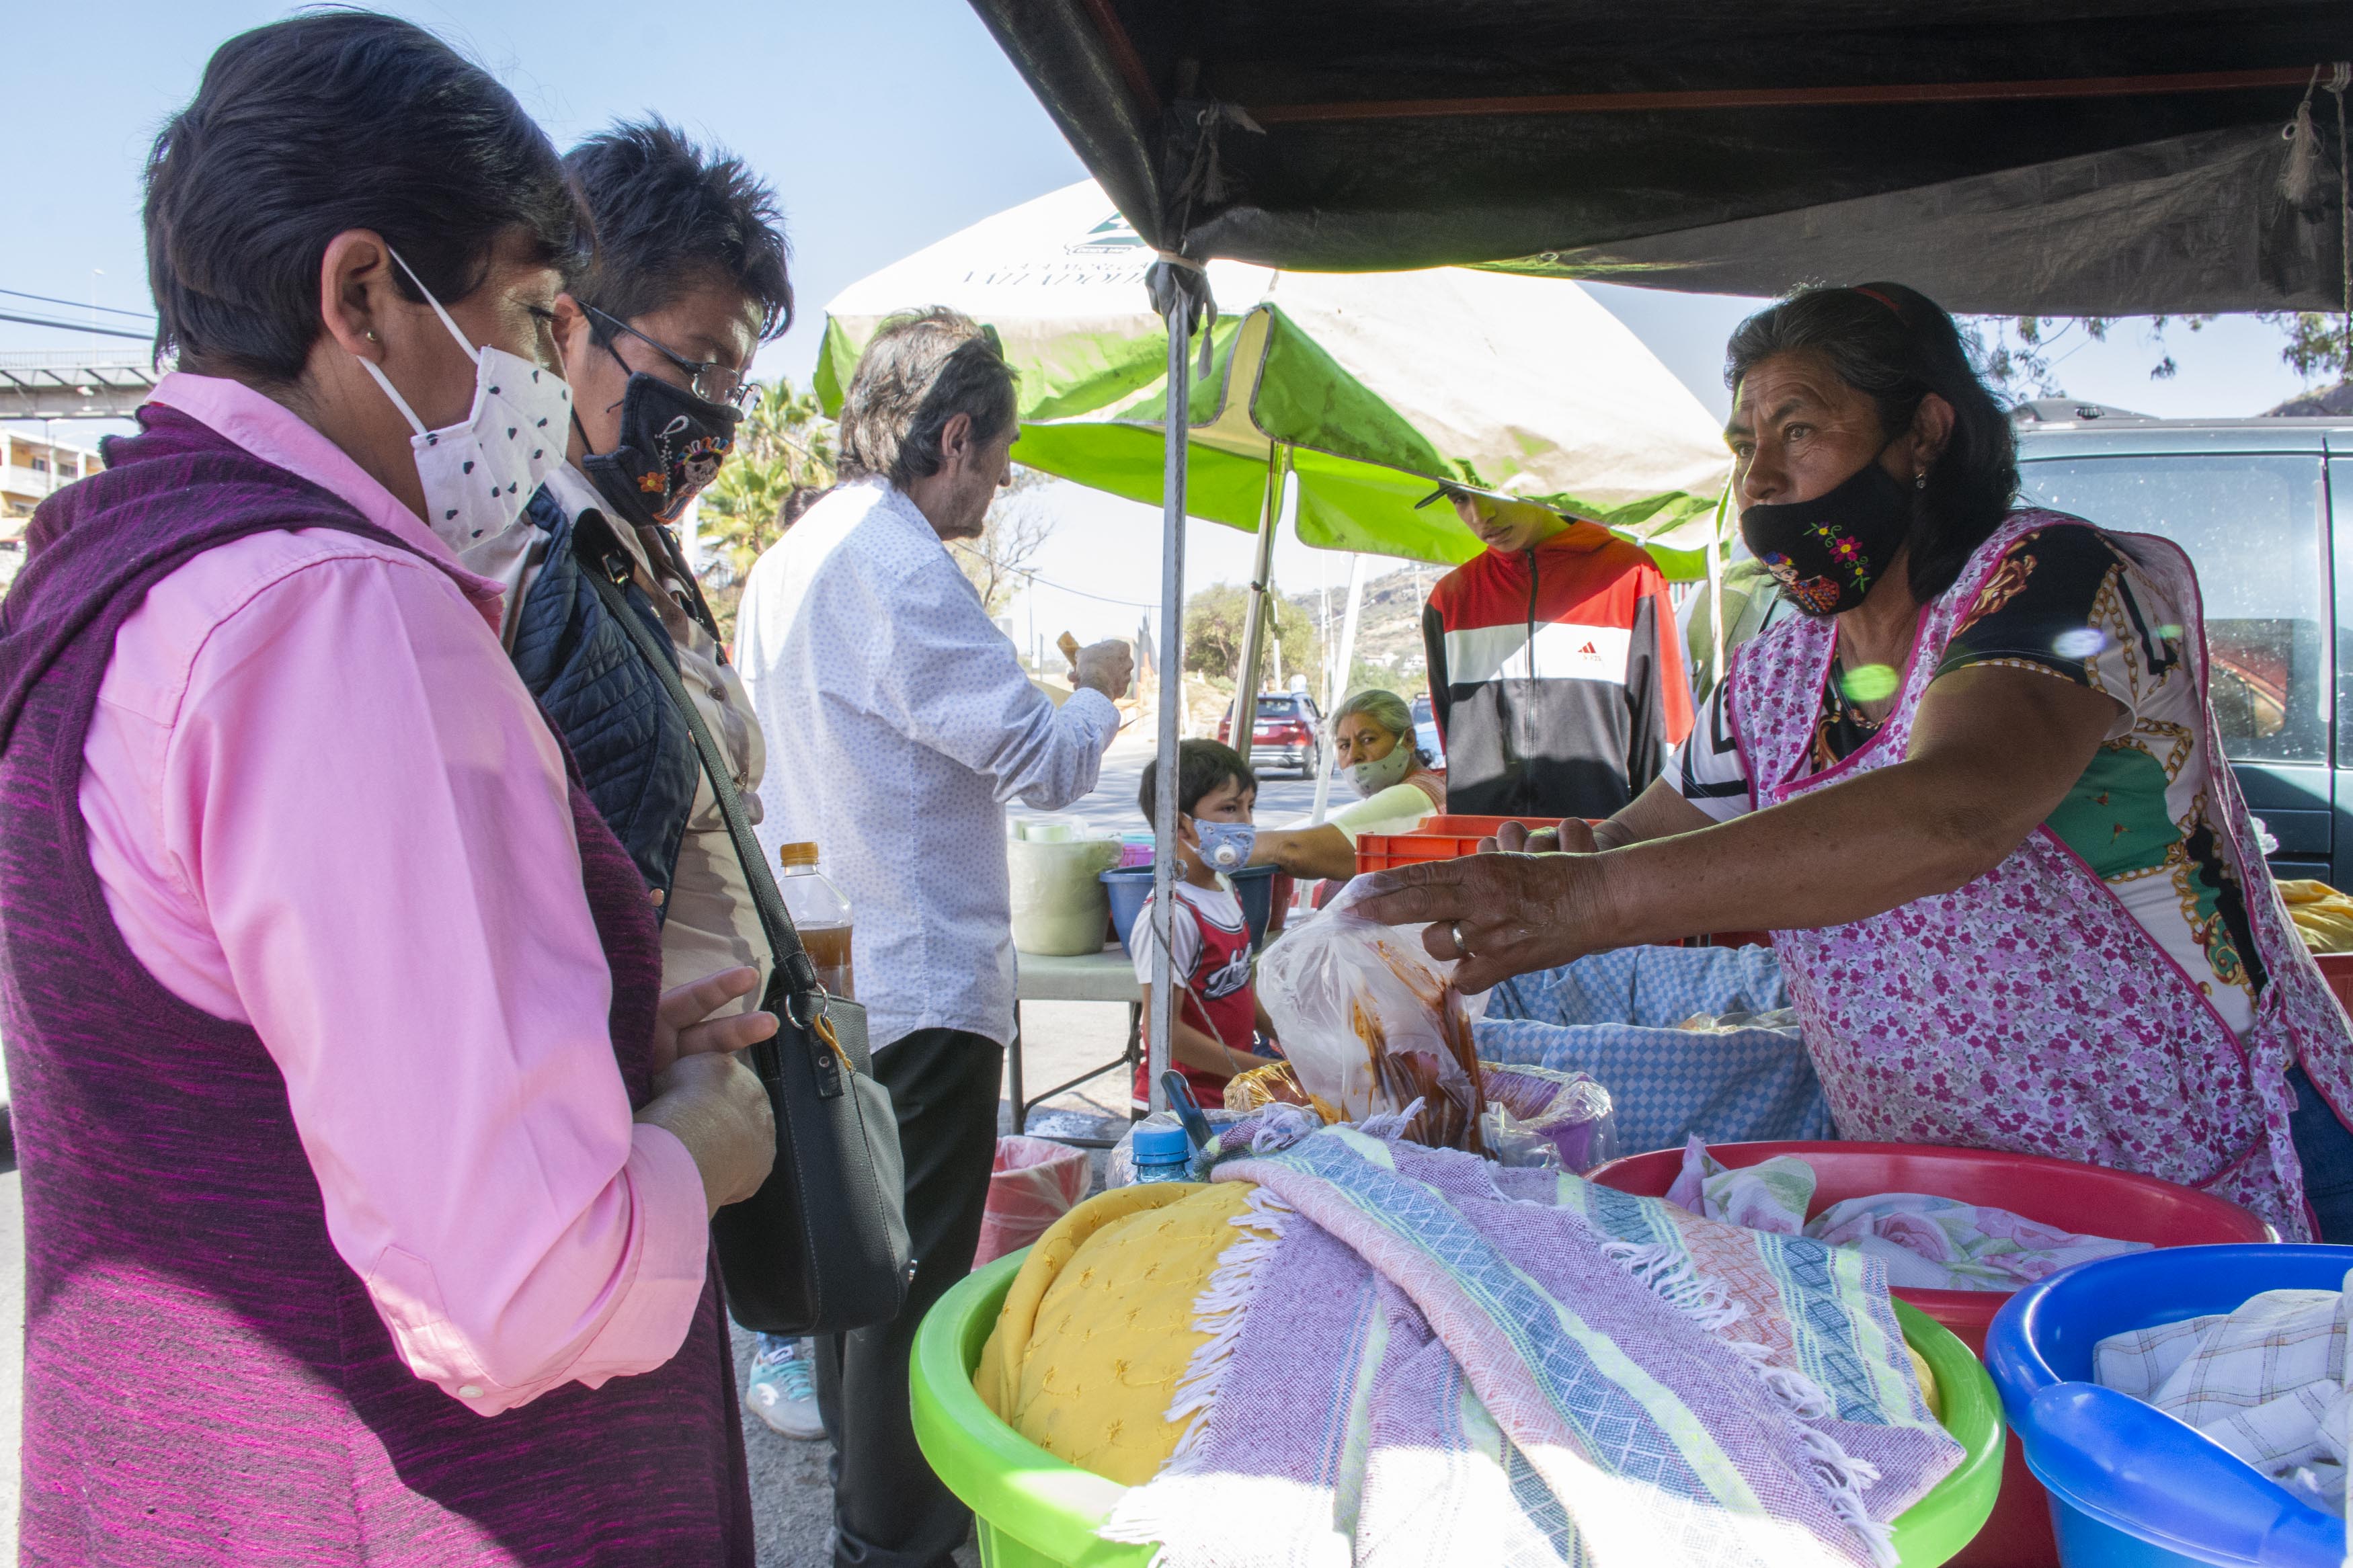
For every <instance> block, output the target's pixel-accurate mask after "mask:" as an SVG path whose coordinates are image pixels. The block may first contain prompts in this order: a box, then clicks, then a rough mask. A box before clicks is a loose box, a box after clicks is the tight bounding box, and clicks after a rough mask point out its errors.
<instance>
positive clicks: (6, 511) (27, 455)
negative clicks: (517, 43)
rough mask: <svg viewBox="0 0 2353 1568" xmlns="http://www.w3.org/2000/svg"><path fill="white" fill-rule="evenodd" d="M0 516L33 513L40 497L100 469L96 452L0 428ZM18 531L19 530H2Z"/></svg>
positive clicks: (14, 516) (26, 515) (17, 516)
mask: <svg viewBox="0 0 2353 1568" xmlns="http://www.w3.org/2000/svg"><path fill="white" fill-rule="evenodd" d="M0 444H5V451H0V518H22V517H28V516H30V515H31V514H32V510H33V509H34V508H35V507H37V506H38V505H40V504H41V500H42V498H43V497H45V496H47V494H48V493H49V492H50V491H52V490H56V489H64V488H65V487H66V486H67V485H69V484H71V483H73V482H74V481H75V480H76V479H80V478H81V477H82V476H83V475H85V474H94V473H96V472H98V470H99V466H100V465H99V460H98V453H97V452H96V451H95V450H93V449H92V448H90V447H77V446H73V445H71V444H69V443H68V442H64V441H53V440H43V439H41V438H39V437H32V436H26V435H24V434H22V433H21V432H18V431H15V430H8V431H0ZM5 532H7V533H21V532H22V530H21V529H12V530H7V531H5Z"/></svg>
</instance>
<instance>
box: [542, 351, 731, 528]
mask: <svg viewBox="0 0 2353 1568" xmlns="http://www.w3.org/2000/svg"><path fill="white" fill-rule="evenodd" d="M616 357H617V356H616ZM579 416H580V415H579V410H578V409H576V408H575V410H574V411H573V418H574V419H575V421H577V420H578V418H579ZM743 418H744V415H743V412H742V410H740V409H736V408H731V407H729V406H727V405H725V404H721V403H712V402H710V401H708V400H707V399H704V398H701V397H697V396H696V395H694V394H692V393H691V392H689V391H687V390H686V389H685V388H684V387H681V386H673V385H671V384H670V383H669V382H667V381H663V380H661V379H660V378H659V377H658V376H651V375H648V374H645V373H644V372H643V371H636V372H632V373H631V374H630V376H629V384H628V390H627V391H626V392H624V393H623V394H622V395H621V435H620V439H619V441H618V442H617V444H616V445H615V446H614V447H613V449H612V450H611V451H609V452H593V453H591V454H589V455H588V456H587V457H586V458H583V459H582V460H581V464H580V467H581V468H582V470H583V471H584V472H586V474H587V476H588V477H589V478H590V479H593V480H595V481H596V489H597V490H598V491H599V492H600V493H601V494H602V495H603V496H604V498H605V499H606V500H607V501H609V502H610V503H611V504H612V507H613V510H616V511H617V512H619V513H620V514H621V515H622V516H624V517H626V518H628V520H629V521H632V522H637V523H651V524H657V525H667V524H670V523H673V522H676V521H678V520H679V518H680V517H681V515H682V514H683V513H684V512H685V510H686V504H687V502H689V501H691V500H693V499H694V498H695V497H696V495H698V494H700V493H701V492H702V488H703V487H704V486H705V485H708V484H709V483H710V482H711V481H712V479H715V478H717V477H718V474H719V465H720V464H722V463H723V462H725V461H726V460H727V454H728V453H729V452H730V451H732V450H733V448H734V446H735V426H737V425H738V424H739V423H741V422H742V420H743ZM582 436H583V437H584V438H585V437H586V430H585V429H584V430H583V431H582Z"/></svg>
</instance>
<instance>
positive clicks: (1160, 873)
mask: <svg viewBox="0 0 2353 1568" xmlns="http://www.w3.org/2000/svg"><path fill="white" fill-rule="evenodd" d="M1192 313H1193V302H1192V300H1191V298H1190V296H1189V295H1188V294H1187V291H1186V290H1185V289H1177V288H1172V289H1169V290H1168V291H1167V308H1166V320H1167V322H1168V416H1167V456H1166V461H1165V465H1164V467H1163V469H1162V475H1161V505H1160V755H1159V758H1158V761H1157V763H1155V767H1154V770H1153V778H1154V782H1155V785H1156V786H1157V787H1155V789H1154V791H1153V796H1152V806H1153V811H1152V935H1153V939H1154V940H1153V952H1152V1029H1151V1035H1150V1038H1149V1040H1148V1041H1147V1042H1146V1050H1145V1061H1146V1072H1145V1076H1146V1078H1147V1079H1148V1080H1149V1083H1148V1088H1149V1091H1150V1094H1151V1101H1150V1103H1151V1106H1152V1109H1153V1110H1167V1109H1168V1091H1167V1090H1166V1089H1164V1088H1162V1087H1161V1083H1160V1075H1161V1074H1162V1073H1164V1072H1166V1071H1167V1070H1168V1043H1169V1041H1170V1039H1171V1038H1172V1037H1174V1036H1175V1034H1176V1018H1177V1010H1176V978H1175V974H1174V972H1173V969H1172V966H1171V964H1170V962H1169V957H1170V953H1171V952H1172V951H1173V948H1172V945H1171V944H1172V942H1173V941H1174V937H1173V935H1172V930H1173V926H1172V922H1173V921H1174V919H1175V915H1176V891H1175V888H1176V773H1177V769H1176V748H1177V744H1178V742H1179V741H1180V739H1181V737H1182V734H1183V720H1184V707H1185V456H1186V443H1187V439H1188V438H1189V437H1190V435H1191V431H1190V429H1189V426H1188V416H1189V414H1190V410H1191V404H1192V381H1191V376H1190V372H1191V370H1192V356H1191V355H1190V354H1189V353H1187V347H1188V343H1187V337H1188V330H1189V323H1190V321H1191V318H1192Z"/></svg>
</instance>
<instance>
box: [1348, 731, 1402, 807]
mask: <svg viewBox="0 0 2353 1568" xmlns="http://www.w3.org/2000/svg"><path fill="white" fill-rule="evenodd" d="M1412 766H1413V748H1412V747H1411V746H1409V745H1408V744H1407V743H1406V742H1404V740H1402V739H1400V740H1399V741H1398V743H1397V744H1396V745H1394V746H1391V747H1390V748H1389V754H1388V756H1386V757H1383V758H1381V759H1379V760H1378V761H1377V762H1370V763H1349V764H1348V765H1347V767H1346V768H1345V769H1344V770H1343V771H1344V772H1345V773H1347V775H1348V783H1349V784H1350V785H1351V786H1352V787H1353V788H1354V789H1355V790H1356V794H1357V795H1361V796H1362V797H1364V798H1365V799H1366V800H1370V799H1371V798H1372V797H1373V796H1375V795H1378V794H1380V793H1381V791H1383V790H1385V789H1387V788H1388V787H1389V786H1390V785H1391V784H1402V783H1404V782H1405V775H1406V770H1408V769H1409V768H1410V767H1412Z"/></svg>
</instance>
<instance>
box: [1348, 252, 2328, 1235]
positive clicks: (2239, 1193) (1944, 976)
mask: <svg viewBox="0 0 2353 1568" xmlns="http://www.w3.org/2000/svg"><path fill="white" fill-rule="evenodd" d="M1726 379H1727V380H1728V381H1729V383H1730V384H1731V387H1732V391H1733V411H1732V419H1731V423H1730V424H1729V426H1727V427H1726V430H1725V435H1726V437H1727V439H1728V441H1729V442H1730V445H1731V447H1732V450H1733V454H1734V457H1735V459H1736V477H1735V481H1734V482H1735V484H1736V486H1737V489H1738V492H1739V493H1738V500H1739V504H1740V506H1741V508H1742V511H1741V514H1740V527H1741V532H1742V535H1743V537H1744V538H1745V539H1746V541H1747V542H1748V546H1749V548H1750V549H1751V550H1752V551H1754V552H1755V553H1756V554H1757V558H1758V559H1759V560H1760V561H1762V562H1764V563H1765V564H1766V565H1767V568H1768V569H1770V570H1771V571H1772V573H1773V574H1774V575H1775V576H1776V577H1777V578H1778V580H1779V582H1780V584H1781V589H1782V592H1783V593H1784V595H1786V596H1787V597H1788V599H1789V600H1790V601H1791V603H1792V604H1793V605H1795V607H1796V608H1798V609H1799V610H1801V611H1803V612H1804V613H1803V614H1802V615H1799V616H1792V617H1790V618H1789V619H1788V620H1786V621H1784V622H1782V623H1781V624H1780V625H1778V626H1774V627H1773V628H1772V629H1771V630H1769V631H1767V632H1766V633H1765V634H1763V635H1762V636H1760V637H1757V639H1756V640H1755V641H1753V642H1751V643H1749V644H1748V645H1747V646H1746V647H1743V648H1742V649H1741V650H1740V652H1739V655H1738V657H1737V658H1736V661H1735V663H1734V664H1733V666H1732V670H1731V674H1730V677H1729V679H1727V680H1726V681H1725V682H1724V683H1723V684H1722V685H1721V686H1719V688H1718V689H1717V690H1716V692H1715V694H1714V695H1713V697H1712V698H1711V700H1710V702H1709V705H1708V710H1707V711H1706V712H1705V713H1704V714H1703V715H1702V716H1701V719H1700V722H1699V726H1698V729H1697V730H1696V731H1694V735H1693V737H1692V741H1691V743H1690V744H1689V745H1688V746H1687V747H1686V748H1685V753H1684V756H1683V759H1682V762H1681V764H1680V766H1679V767H1678V768H1676V769H1672V770H1670V772H1669V773H1668V774H1667V775H1666V776H1664V777H1662V778H1661V779H1660V780H1659V781H1658V782H1656V783H1655V784H1652V785H1651V787H1650V788H1649V789H1648V790H1647V791H1646V792H1645V793H1644V794H1643V795H1641V796H1640V797H1639V798H1638V799H1636V800H1635V801H1634V802H1633V804H1632V805H1629V806H1628V807H1627V808H1626V809H1625V810H1623V811H1621V812H1620V813H1618V815H1617V816H1614V817H1612V818H1610V819H1609V821H1607V822H1604V823H1602V824H1600V825H1599V826H1598V827H1597V828H1595V829H1594V830H1592V832H1591V835H1590V837H1589V838H1588V836H1587V834H1586V832H1585V830H1584V829H1583V828H1582V827H1581V826H1571V827H1570V828H1569V829H1568V830H1567V831H1568V833H1569V834H1571V835H1572V836H1573V838H1574V841H1573V842H1571V843H1569V844H1568V845H1567V846H1566V847H1568V848H1570V849H1574V850H1579V851H1584V852H1583V853H1572V854H1535V855H1528V854H1513V853H1504V854H1490V855H1480V856H1473V857H1470V858H1464V859H1460V860H1453V861H1446V862H1440V863H1436V864H1432V865H1427V866H1417V867H1409V868H1402V869H1399V870H1396V871H1391V872H1385V873H1383V874H1382V878H1381V880H1380V882H1379V884H1378V887H1379V889H1380V891H1381V896H1380V897H1378V898H1377V899H1375V900H1372V901H1371V902H1370V903H1369V904H1368V905H1367V906H1366V911H1367V912H1368V913H1370V914H1372V915H1374V916H1375V917H1376V918H1377V919H1380V920H1384V921H1390V922H1392V923H1405V922H1412V921H1428V922H1430V925H1429V929H1428V931H1426V932H1425V934H1424V937H1423V941H1424V942H1425V943H1426V944H1427V945H1428V947H1429V949H1430V952H1432V953H1434V954H1436V955H1438V956H1439V957H1441V958H1449V959H1451V958H1458V957H1459V958H1461V959H1462V960H1463V961H1464V962H1463V965H1462V968H1461V971H1460V972H1459V973H1458V980H1459V982H1460V983H1461V984H1462V985H1463V986H1464V988H1465V989H1468V990H1477V989H1480V988H1482V987H1484V986H1487V985H1490V984H1493V983H1494V982H1495V981H1497V980H1500V979H1503V978H1504V976H1506V975H1510V974H1515V973H1524V972H1526V971H1529V970H1535V969H1542V968H1546V967H1549V966H1551V965H1554V964H1558V963H1565V962H1567V960H1570V959H1573V958H1576V957H1577V956H1579V955H1580V954H1583V953H1588V952H1594V951H1596V950H1597V949H1601V948H1609V947H1619V946H1624V945H1628V944H1631V943H1637V942H1673V941H1676V940H1677V939H1679V938H1683V937H1685V936H1689V935H1692V934H1694V933H1696V932H1701V931H1722V930H1733V929H1745V928H1749V927H1760V926H1761V927H1767V928H1770V929H1771V931H1772V932H1773V947H1774V952H1775V953H1776V954H1777V955H1778V958H1779V960H1780V963H1781V966H1782V969H1783V970H1784V972H1785V973H1786V974H1787V977H1788V985H1789V991H1790V994H1791V997H1792V998H1793V1000H1794V1002H1795V1004H1796V1005H1797V1007H1798V1009H1799V1019H1800V1022H1801V1024H1802V1026H1803V1028H1804V1033H1805V1037H1806V1043H1807V1045H1808V1047H1810V1050H1811V1052H1812V1054H1813V1058H1814V1063H1815V1067H1816V1068H1817V1069H1818V1070H1819V1072H1820V1076H1821V1080H1822V1085H1823V1088H1824V1089H1825V1090H1826V1091H1827V1092H1828V1094H1829V1096H1830V1100H1831V1108H1832V1110H1833V1111H1834V1113H1835V1114H1836V1116H1837V1119H1838V1124H1839V1128H1840V1131H1841V1132H1843V1133H1844V1134H1845V1135H1846V1136H1847V1137H1850V1138H1867V1139H1882V1140H1889V1141H1895V1142H1915V1143H1945V1144H1960V1145H1967V1146H1974V1147H1978V1148H1988V1149H2011V1150H2019V1151H2022V1152H2033V1153H2037V1154H2052V1155H2057V1156H2059V1157H2061V1158H2063V1159H2070V1160H2079V1161H2085V1162H2089V1163H2093V1164H2098V1165H2108V1166H2113V1167H2116V1168H2118V1169H2122V1170H2128V1171H2138V1172H2144V1173H2147V1174H2150V1175H2154V1176H2160V1177H2163V1178H2165V1179H2167V1180H2168V1181H2174V1182H2179V1183H2183V1184H2188V1185H2189V1186H2194V1187H2200V1188H2204V1189H2205V1190H2207V1191H2209V1192H2211V1193H2214V1194H2217V1195H2219V1196H2221V1197H2225V1198H2229V1199H2231V1200H2232V1201H2233V1202H2236V1203H2239V1204H2242V1205H2245V1206H2246V1207H2248V1208H2250V1209H2252V1210H2253V1211H2254V1212H2255V1213H2256V1214H2257V1215H2261V1216H2262V1217H2263V1219H2265V1220H2267V1221H2269V1222H2270V1223H2271V1224H2272V1225H2273V1226H2275V1227H2276V1228H2277V1229H2278V1231H2279V1233H2280V1234H2281V1235H2282V1236H2283V1237H2286V1238H2288V1239H2291V1240H2295V1239H2304V1238H2308V1237H2312V1236H2314V1235H2315V1234H2317V1235H2318V1236H2319V1237H2323V1238H2325V1239H2328V1240H2353V1135H2348V1133H2347V1131H2345V1129H2344V1127H2343V1126H2342V1125H2341V1121H2342V1118H2341V1117H2340V1116H2339V1115H2338V1114H2337V1110H2344V1111H2353V1039H2348V1029H2347V1024H2346V1019H2345V1015H2344V1014H2343V1013H2342V1012H2341V1011H2339V1009H2338V1007H2337V1004H2336V1002H2335V1000H2334V999H2333V998H2332V997H2331V996H2330V994H2329V992H2328V989H2327V985H2326V984H2324V983H2323V981H2322V980H2321V978H2320V974H2319V972H2318V971H2317V970H2316V968H2315V967H2314V965H2313V962H2312V959H2311V958H2310V956H2309V955H2308V954H2307V953H2306V951H2305V948H2304V944H2303V942H2302V941H2301V940H2300V939H2299V938H2298V937H2297V935H2296V933H2295V928H2294V927H2293V926H2292V925H2291V924H2290V923H2289V921H2288V918H2287V915H2286V912H2285V910H2284V908H2283V907H2282V905H2281V902H2280V898H2279V894H2278V892H2277V891H2276V889H2274V887H2273V884H2272V878H2271V873H2270V871H2269V870H2268V869H2267V868H2265V866H2264V864H2263V855H2262V852H2261V850H2260V848H2259V847H2258V844H2257V834H2256V831H2255V828H2254V826H2253V823H2252V822H2251V821H2250V819H2249V817H2248V816H2247V807H2246V803H2245V802H2244V801H2243V800H2242V798H2241V796H2240V794H2239V787H2238V784H2237V783H2236V782H2235V781H2234V779H2233V778H2232V773H2231V768H2230V765H2229V763H2228V762H2227V761H2226V760H2225V759H2224V756H2223V753H2222V750H2221V744H2220V742H2219V738H2218V736H2217V733H2216V730H2215V723H2214V715H2213V712H2212V710H2211V707H2210V706H2209V704H2208V702H2207V698H2206V690H2207V650H2206V638H2205V631H2204V625H2203V620H2202V616H2201V611H2200V602H2199V595H2198V582H2197V578H2196V575H2195V574H2193V573H2192V572H2191V570H2190V567H2189V562H2188V561H2187V560H2186V559H2185V558H2184V557H2183V555H2182V553H2181V552H2180V551H2179V549H2177V548H2176V547H2174V546H2173V545H2171V544H2169V543H2168V542H2165V541H2163V540H2160V539H2156V538H2151V537H2148V536H2146V535H2137V534H2122V533H2110V532H2108V531H2105V530H2104V529H2102V528H2100V527H2099V526H2098V520H2097V519H2090V520H2086V519H2083V518H2076V517H2069V516H2065V515H2063V514H2060V513H2056V512H2051V511H2043V510H2034V509H2021V508H2019V507H2017V506H2016V505H2015V498H2016V493H2017V489H2018V465H2017V459H2016V454H2015V450H2014V445H2013V441H2012V437H2011V433H2010V422H2009V420H2008V419H2007V418H2006V417H2004V416H2003V413H2002V410H2001V408H2000V406H1999V405H1997V404H1996V402H1995V401H1994V399H1993V397H1992V396H1991V395H1989V393H1988V391H1987V390H1986V388H1985V386H1984V385H1983V384H1981V383H1980V382H1979V381H1978V377H1977V375H1976V374H1975V373H1974V371H1973V370H1972V369H1971V368H1970V365H1969V363H1968V356H1967V354H1966V353H1965V352H1964V350H1963V348H1962V346H1961V342H1960V338H1959V336H1958V334H1957V332H1956V331H1955V330H1954V326H1953V321H1952V318H1951V317H1950V316H1948V315H1947V314H1946V313H1945V312H1944V311H1943V310H1940V309H1938V308H1937V307H1936V305H1935V304H1934V303H1932V302H1931V301H1929V300H1926V299H1924V298H1922V297H1921V296H1920V295H1919V294H1917V293H1915V292H1914V291H1913V290H1911V289H1905V288H1903V287H1900V286H1898V285H1895V284H1889V283H1880V284H1873V285H1870V286H1868V287H1864V288H1858V289H1810V290H1808V291H1805V292H1803V293H1799V294H1798V295H1795V296H1793V297H1792V298H1790V299H1788V300H1785V301H1783V302H1782V303H1780V304H1778V305H1776V306H1774V307H1772V308H1771V309H1769V310H1765V311H1763V312H1762V313H1760V314H1758V315H1757V316H1754V317H1751V318H1750V319H1749V320H1748V321H1746V322H1744V323H1743V324H1742V325H1741V327H1740V329H1739V330H1738V331H1736V333H1735V334H1734V335H1733V339H1732V342H1731V346H1730V351H1729V353H1728V356H1727V368H1726ZM1506 835H1507V837H1506V839H1505V841H1504V844H1503V847H1504V849H1506V850H1510V849H1515V848H1518V847H1522V846H1523V845H1525V846H1526V847H1530V848H1539V849H1541V848H1549V847H1556V846H1555V845H1554V844H1553V843H1552V842H1551V841H1550V839H1549V837H1548V836H1547V837H1546V838H1545V839H1544V840H1542V841H1540V842H1537V843H1535V844H1529V843H1527V841H1526V839H1525V837H1523V836H1522V835H1521V834H1518V833H1516V832H1513V831H1511V830H1509V829H1506ZM2332 1108H2337V1109H2336V1110H2332ZM2307 1205H2309V1206H2307ZM2096 1217H2097V1216H2094V1215H2085V1216H2084V1223H2085V1224H2086V1225H2087V1226H2092V1227H2093V1228H2096V1225H2095V1223H2094V1222H2095V1220H2096Z"/></svg>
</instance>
